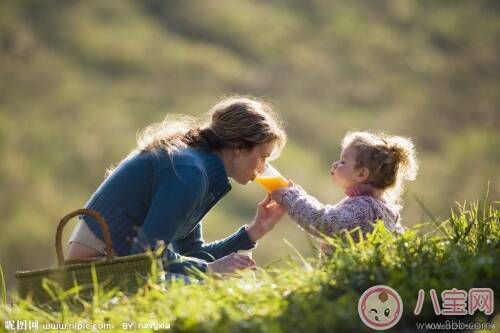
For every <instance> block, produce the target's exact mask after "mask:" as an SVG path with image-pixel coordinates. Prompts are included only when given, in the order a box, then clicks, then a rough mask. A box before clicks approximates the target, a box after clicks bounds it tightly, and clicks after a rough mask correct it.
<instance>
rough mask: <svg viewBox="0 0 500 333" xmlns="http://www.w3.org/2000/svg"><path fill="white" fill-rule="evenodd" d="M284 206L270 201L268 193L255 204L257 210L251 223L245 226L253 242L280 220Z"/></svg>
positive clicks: (283, 212)
mask: <svg viewBox="0 0 500 333" xmlns="http://www.w3.org/2000/svg"><path fill="white" fill-rule="evenodd" d="M285 213H286V210H285V207H283V206H281V205H280V204H278V203H277V202H275V201H272V199H271V195H270V194H268V195H267V196H266V198H265V199H264V200H262V201H261V202H259V204H258V205H257V212H256V214H255V218H254V219H253V221H252V223H250V224H249V226H248V228H247V232H248V235H249V237H250V239H251V240H252V241H253V242H256V241H257V240H258V239H260V238H262V236H264V235H265V234H267V233H268V232H269V231H271V229H272V228H273V227H274V226H275V225H276V223H278V222H279V220H281V218H282V217H283V216H284V215H285Z"/></svg>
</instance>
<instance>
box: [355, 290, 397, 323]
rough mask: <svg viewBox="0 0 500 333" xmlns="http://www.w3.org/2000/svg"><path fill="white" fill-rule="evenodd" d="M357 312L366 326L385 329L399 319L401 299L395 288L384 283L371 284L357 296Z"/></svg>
mask: <svg viewBox="0 0 500 333" xmlns="http://www.w3.org/2000/svg"><path fill="white" fill-rule="evenodd" d="M358 313H359V317H360V318H361V321H363V323H364V324H365V325H366V326H368V327H370V328H372V329H374V330H386V329H388V328H391V327H393V326H394V325H396V324H397V323H398V322H399V320H400V319H401V316H402V315H403V301H402V300H401V296H399V294H398V292H397V291H396V290H394V289H392V288H390V287H387V286H384V285H377V286H373V287H371V288H368V289H367V290H366V291H365V292H364V293H363V295H361V297H360V298H359V302H358Z"/></svg>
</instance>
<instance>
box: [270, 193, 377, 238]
mask: <svg viewBox="0 0 500 333" xmlns="http://www.w3.org/2000/svg"><path fill="white" fill-rule="evenodd" d="M272 198H273V200H275V201H276V202H278V203H280V204H282V205H283V206H285V208H286V209H287V211H288V214H289V215H290V217H291V218H292V219H293V220H295V221H296V222H297V223H298V224H299V225H300V226H301V227H303V228H304V229H305V230H306V231H308V232H309V233H311V234H313V235H315V236H319V237H320V236H321V235H322V234H325V235H332V234H334V233H337V232H339V231H340V230H342V229H347V230H350V229H353V228H355V227H357V226H360V227H361V229H362V231H363V232H368V231H370V230H371V224H370V223H369V221H371V220H374V216H372V215H374V214H373V210H372V209H371V207H370V204H369V202H368V201H367V199H366V198H362V197H359V198H349V199H346V200H345V201H343V202H342V203H341V204H339V205H338V206H331V205H323V204H322V203H320V202H319V201H318V200H317V199H316V198H314V197H312V196H310V195H309V194H307V193H306V192H305V191H304V190H303V189H302V188H301V187H300V186H297V185H294V186H291V187H288V188H285V189H281V190H278V191H275V192H273V195H272Z"/></svg>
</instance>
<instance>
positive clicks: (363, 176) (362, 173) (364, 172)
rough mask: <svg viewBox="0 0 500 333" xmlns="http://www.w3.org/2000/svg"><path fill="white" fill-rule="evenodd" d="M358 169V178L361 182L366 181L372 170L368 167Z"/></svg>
mask: <svg viewBox="0 0 500 333" xmlns="http://www.w3.org/2000/svg"><path fill="white" fill-rule="evenodd" d="M357 171H358V172H357V175H356V180H357V181H358V182H359V183H363V182H365V181H366V180H367V179H368V177H369V176H370V170H369V169H368V168H359V169H358V170H357Z"/></svg>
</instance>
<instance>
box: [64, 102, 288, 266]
mask: <svg viewBox="0 0 500 333" xmlns="http://www.w3.org/2000/svg"><path fill="white" fill-rule="evenodd" d="M209 116H210V121H209V122H208V123H206V124H204V125H202V126H196V121H195V120H194V119H191V118H187V117H183V118H181V119H180V120H178V121H169V120H168V119H166V120H165V121H164V122H163V123H161V124H155V125H151V126H149V127H147V128H146V130H145V131H144V132H143V133H142V135H141V137H140V138H139V140H138V145H137V148H136V149H134V150H133V151H132V152H131V153H130V154H129V155H128V156H127V157H126V158H125V159H124V160H123V161H121V162H120V164H119V165H118V166H117V168H116V169H115V170H113V171H111V172H110V173H109V175H108V177H107V178H106V179H105V181H104V182H103V183H102V184H101V185H100V186H99V188H98V189H97V190H96V192H95V193H94V194H93V195H92V197H91V198H90V199H89V201H88V202H87V204H86V205H85V206H86V208H90V209H94V210H96V211H98V212H100V213H101V215H103V217H104V218H105V219H106V220H107V222H108V224H109V229H110V232H111V238H112V241H113V249H114V251H115V252H116V254H117V255H119V256H124V255H129V254H135V253H141V252H143V251H145V250H147V249H151V248H154V247H155V246H156V245H157V243H158V242H159V241H162V242H164V243H165V244H167V245H169V247H168V248H167V249H166V250H165V254H164V258H165V264H166V265H167V270H168V271H170V272H173V273H187V272H188V271H189V270H190V269H192V268H196V269H198V270H201V271H203V272H217V273H233V272H234V271H235V270H237V269H245V268H252V267H254V266H255V262H254V261H253V260H252V259H251V258H250V257H249V256H247V255H243V254H237V253H236V252H237V251H238V250H249V249H251V248H253V247H254V246H255V245H256V242H257V240H258V239H260V238H261V237H263V236H264V235H265V234H266V233H267V232H269V231H270V230H271V229H272V228H273V227H274V225H275V224H276V223H277V222H278V221H279V220H280V219H281V218H282V217H283V215H284V213H285V211H284V208H283V207H281V206H279V205H276V204H274V203H272V202H271V199H270V196H269V195H268V196H267V197H266V198H265V199H264V200H263V201H262V202H260V203H259V204H258V205H257V212H256V215H255V218H254V219H253V221H252V222H251V223H250V224H249V225H245V226H242V227H241V228H240V229H239V230H238V231H237V232H236V233H234V234H233V235H231V236H229V237H227V238H225V239H222V240H219V241H216V242H213V243H210V244H206V243H204V241H203V238H202V228H201V223H200V221H201V220H202V218H203V216H204V215H205V214H206V213H207V212H208V211H209V210H210V209H211V208H212V207H213V206H214V205H215V204H216V203H217V202H218V201H219V200H220V199H222V197H223V196H224V195H226V194H227V193H228V192H229V191H230V189H231V185H230V183H229V180H228V177H229V178H232V179H233V180H234V181H236V182H238V183H239V184H247V183H248V182H250V181H253V180H254V179H255V177H256V175H257V174H258V173H259V172H262V170H263V168H264V164H265V162H266V160H267V159H268V158H270V157H277V156H278V155H279V153H280V152H281V149H282V148H283V146H284V144H285V142H286V134H285V132H284V131H283V129H282V127H281V124H280V123H279V121H278V119H277V117H276V116H275V114H274V113H273V112H272V110H271V107H270V106H269V105H268V104H266V103H265V102H263V101H260V100H257V99H254V98H249V97H241V96H236V97H229V98H225V99H223V100H221V101H220V102H219V103H217V104H216V105H215V106H214V107H213V108H212V109H211V110H210V111H209ZM81 219H82V220H83V221H80V223H79V224H78V225H77V227H76V228H75V230H74V232H73V234H72V236H71V237H70V242H69V243H70V244H69V250H68V257H67V259H82V258H90V257H95V256H102V255H104V254H105V251H104V243H103V236H102V232H101V230H100V227H99V224H98V223H97V222H96V221H95V220H94V219H93V218H91V217H88V216H84V217H82V218H81Z"/></svg>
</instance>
